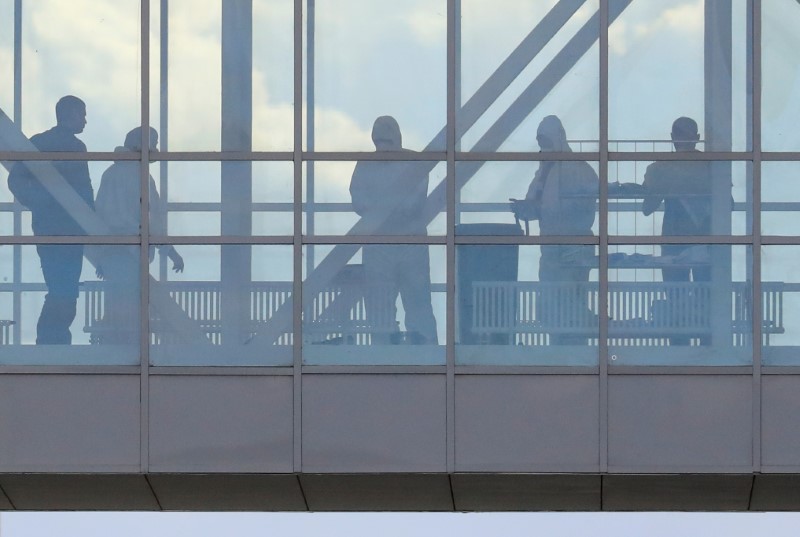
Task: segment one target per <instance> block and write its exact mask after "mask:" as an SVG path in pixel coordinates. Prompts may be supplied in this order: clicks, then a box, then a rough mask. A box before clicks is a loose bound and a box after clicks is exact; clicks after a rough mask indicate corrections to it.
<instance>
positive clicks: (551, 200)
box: [511, 116, 599, 344]
mask: <svg viewBox="0 0 800 537" xmlns="http://www.w3.org/2000/svg"><path fill="white" fill-rule="evenodd" d="M536 141H537V142H538V144H539V148H540V150H541V151H542V152H558V153H570V152H572V149H571V148H570V146H569V144H568V143H567V135H566V132H565V131H564V127H563V125H562V124H561V120H560V119H558V117H556V116H547V117H545V118H544V119H543V120H542V121H541V123H540V124H539V127H538V129H537V132H536ZM598 190H599V180H598V177H597V173H596V172H595V171H594V169H592V167H591V166H590V165H589V164H588V163H587V162H582V161H542V162H541V164H540V165H539V169H538V170H537V171H536V174H535V175H534V177H533V181H532V182H531V184H530V187H529V188H528V193H527V194H526V196H525V199H524V200H515V201H512V203H511V210H512V212H513V213H514V215H515V216H516V217H517V218H519V219H522V220H538V221H539V231H540V233H541V234H542V235H569V236H575V235H593V233H592V226H593V225H594V219H595V203H596V200H597V195H598ZM594 257H595V256H594V246H592V245H588V244H587V245H582V244H574V245H572V244H571V245H552V244H543V245H542V246H541V257H540V258H539V281H540V282H563V283H570V282H576V283H577V282H587V281H589V272H590V271H591V268H592V266H593V264H594ZM559 291H560V292H569V293H573V292H574V295H572V296H571V297H570V299H569V304H567V305H565V302H564V300H559V299H557V298H556V296H555V295H553V296H550V294H551V293H550V292H545V293H544V294H543V295H542V298H543V300H542V301H541V304H540V307H539V308H537V310H538V311H537V318H539V320H541V321H542V322H544V323H545V324H556V323H557V322H559V320H564V316H559V315H558V314H557V310H558V309H563V308H567V309H566V311H568V312H570V317H574V318H573V319H572V321H571V322H575V323H576V324H578V325H580V324H581V323H580V322H578V320H577V319H578V318H582V317H587V316H591V317H593V316H594V314H590V312H589V311H588V295H587V294H586V293H585V292H580V291H579V290H577V289H576V290H574V291H573V290H570V289H564V290H561V289H560V288H559ZM562 298H563V294H562ZM563 328H567V327H563ZM550 342H551V343H552V344H585V343H586V338H585V337H578V336H573V335H569V334H551V335H550Z"/></svg>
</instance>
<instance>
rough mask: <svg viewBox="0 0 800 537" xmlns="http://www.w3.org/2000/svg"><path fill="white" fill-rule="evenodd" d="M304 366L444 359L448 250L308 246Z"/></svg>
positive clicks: (436, 362)
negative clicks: (445, 282)
mask: <svg viewBox="0 0 800 537" xmlns="http://www.w3.org/2000/svg"><path fill="white" fill-rule="evenodd" d="M305 258H306V265H305V266H304V269H305V273H306V275H305V280H304V283H303V360H304V363H306V364H317V365H319V364H328V365H330V364H335V365H343V364H349V365H367V364H372V365H443V364H444V362H445V355H444V344H445V336H444V333H445V328H446V325H445V322H446V320H445V319H446V317H445V305H446V299H445V285H444V279H445V278H444V276H445V249H444V247H443V246H427V245H424V244H404V245H388V244H365V245H348V244H338V245H335V246H332V247H331V246H312V245H309V246H306V247H305Z"/></svg>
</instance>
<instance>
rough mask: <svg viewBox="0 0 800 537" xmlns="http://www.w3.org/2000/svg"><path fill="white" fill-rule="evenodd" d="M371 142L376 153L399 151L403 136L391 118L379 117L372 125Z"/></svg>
mask: <svg viewBox="0 0 800 537" xmlns="http://www.w3.org/2000/svg"><path fill="white" fill-rule="evenodd" d="M372 141H373V142H374V143H375V149H376V150H378V151H400V150H401V149H402V148H403V135H402V134H400V125H398V124H397V120H396V119H395V118H393V117H392V116H381V117H379V118H378V119H376V120H375V124H374V125H372Z"/></svg>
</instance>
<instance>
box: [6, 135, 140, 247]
mask: <svg viewBox="0 0 800 537" xmlns="http://www.w3.org/2000/svg"><path fill="white" fill-rule="evenodd" d="M124 154H125V155H126V157H127V158H136V154H135V153H133V152H130V151H124ZM5 165H6V167H7V169H8V170H9V172H8V174H10V177H9V176H8V175H7V174H6V171H5V170H4V171H3V172H0V178H6V179H7V181H2V184H0V192H2V193H0V200H3V201H5V200H9V202H10V199H11V197H12V193H14V194H15V197H16V200H17V202H18V203H15V204H11V203H2V204H0V234H3V235H16V236H20V235H31V234H34V235H40V236H43V235H44V236H46V235H138V234H139V230H140V220H141V206H140V203H139V200H140V198H141V178H140V177H139V170H140V167H139V163H138V162H137V161H135V160H119V161H117V162H114V163H109V162H99V161H88V162H87V161H85V160H71V161H65V160H62V161H44V160H39V161H20V162H6V163H5Z"/></svg>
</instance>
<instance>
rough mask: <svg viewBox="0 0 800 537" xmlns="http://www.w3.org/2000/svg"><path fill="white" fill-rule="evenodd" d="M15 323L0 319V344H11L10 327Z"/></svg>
mask: <svg viewBox="0 0 800 537" xmlns="http://www.w3.org/2000/svg"><path fill="white" fill-rule="evenodd" d="M14 324H16V323H15V322H14V321H9V320H6V319H0V345H10V344H11V327H12V326H13V325H14Z"/></svg>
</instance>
